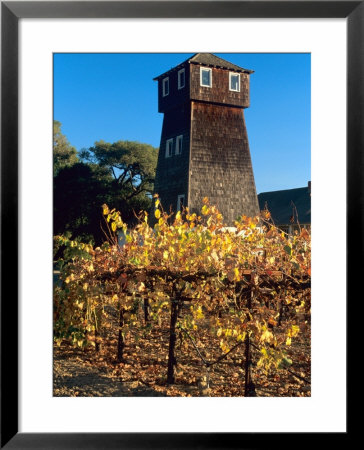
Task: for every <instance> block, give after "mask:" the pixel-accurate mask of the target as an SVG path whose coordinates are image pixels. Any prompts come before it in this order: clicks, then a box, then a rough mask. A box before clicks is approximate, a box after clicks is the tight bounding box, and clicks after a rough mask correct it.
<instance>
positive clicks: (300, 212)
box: [258, 184, 311, 225]
mask: <svg viewBox="0 0 364 450" xmlns="http://www.w3.org/2000/svg"><path fill="white" fill-rule="evenodd" d="M309 186H310V184H309ZM258 202H259V208H260V209H261V210H263V209H265V208H267V209H268V211H269V212H270V213H271V216H272V219H273V222H274V223H275V224H276V225H287V224H288V225H289V224H290V223H292V220H291V218H292V216H294V223H297V219H298V222H299V223H301V224H309V223H311V189H310V187H303V188H297V189H286V190H282V191H272V192H261V193H260V194H258ZM295 208H296V210H295ZM296 211H297V213H296Z"/></svg>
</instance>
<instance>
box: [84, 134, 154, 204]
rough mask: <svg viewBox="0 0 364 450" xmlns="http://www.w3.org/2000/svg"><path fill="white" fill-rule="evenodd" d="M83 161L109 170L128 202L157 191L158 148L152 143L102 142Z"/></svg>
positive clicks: (117, 190) (86, 154) (85, 155)
mask: <svg viewBox="0 0 364 450" xmlns="http://www.w3.org/2000/svg"><path fill="white" fill-rule="evenodd" d="M81 158H82V159H83V160H84V161H87V162H90V163H94V164H97V165H99V166H100V167H103V168H106V169H107V170H108V171H109V172H110V174H111V175H112V176H113V179H114V183H113V188H114V189H115V192H117V193H118V195H120V198H121V199H123V200H125V201H130V200H131V199H132V198H133V197H137V196H140V194H144V195H145V194H152V192H153V184H154V177H155V170H156V166H157V158H158V149H157V148H154V147H152V146H151V145H149V144H143V143H140V142H132V141H117V142H115V143H113V144H110V143H108V142H104V141H99V142H95V145H94V147H91V148H89V149H88V150H83V151H82V152H81Z"/></svg>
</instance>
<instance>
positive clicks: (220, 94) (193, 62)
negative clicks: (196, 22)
mask: <svg viewBox="0 0 364 450" xmlns="http://www.w3.org/2000/svg"><path fill="white" fill-rule="evenodd" d="M251 73H252V71H250V70H246V69H243V68H241V67H239V66H236V65H234V64H231V63H229V62H227V61H225V60H223V59H221V58H218V57H216V56H215V55H212V54H209V53H197V54H196V55H194V56H193V57H191V58H189V59H188V60H187V61H184V62H183V63H181V64H180V65H178V66H176V67H174V68H173V69H171V70H170V71H168V72H166V73H164V74H162V75H160V76H159V77H157V78H155V79H156V80H158V99H159V103H158V104H159V107H158V110H159V112H162V113H164V120H163V127H162V135H161V143H160V149H159V156H158V164H157V172H156V180H155V185H154V192H155V193H158V194H159V197H160V199H161V202H162V205H163V207H164V209H165V210H168V211H169V210H172V211H177V210H178V209H180V207H181V205H182V204H183V205H185V206H188V207H189V210H190V211H191V212H197V213H199V212H200V210H201V206H202V199H203V197H208V198H209V200H210V203H211V204H213V205H216V206H217V207H218V209H219V210H220V211H221V213H222V214H223V216H224V221H225V222H226V223H227V224H228V225H232V224H233V221H234V220H235V219H236V218H237V217H238V216H239V215H242V214H245V215H247V216H254V215H256V214H258V212H259V206H258V199H257V194H256V188H255V182H254V175H253V168H252V163H251V157H250V150H249V143H248V137H247V132H246V127H245V120H244V108H247V107H248V106H249V76H250V74H251Z"/></svg>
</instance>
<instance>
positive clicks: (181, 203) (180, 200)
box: [177, 194, 185, 212]
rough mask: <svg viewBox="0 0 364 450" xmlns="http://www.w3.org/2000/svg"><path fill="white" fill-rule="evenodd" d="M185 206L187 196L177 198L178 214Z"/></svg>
mask: <svg viewBox="0 0 364 450" xmlns="http://www.w3.org/2000/svg"><path fill="white" fill-rule="evenodd" d="M184 205H185V196H184V194H183V195H179V196H178V197H177V212H178V211H182V208H183V207H184Z"/></svg>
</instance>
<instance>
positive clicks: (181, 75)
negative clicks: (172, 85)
mask: <svg viewBox="0 0 364 450" xmlns="http://www.w3.org/2000/svg"><path fill="white" fill-rule="evenodd" d="M184 87H185V69H181V70H179V71H178V89H182V88H184Z"/></svg>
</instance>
